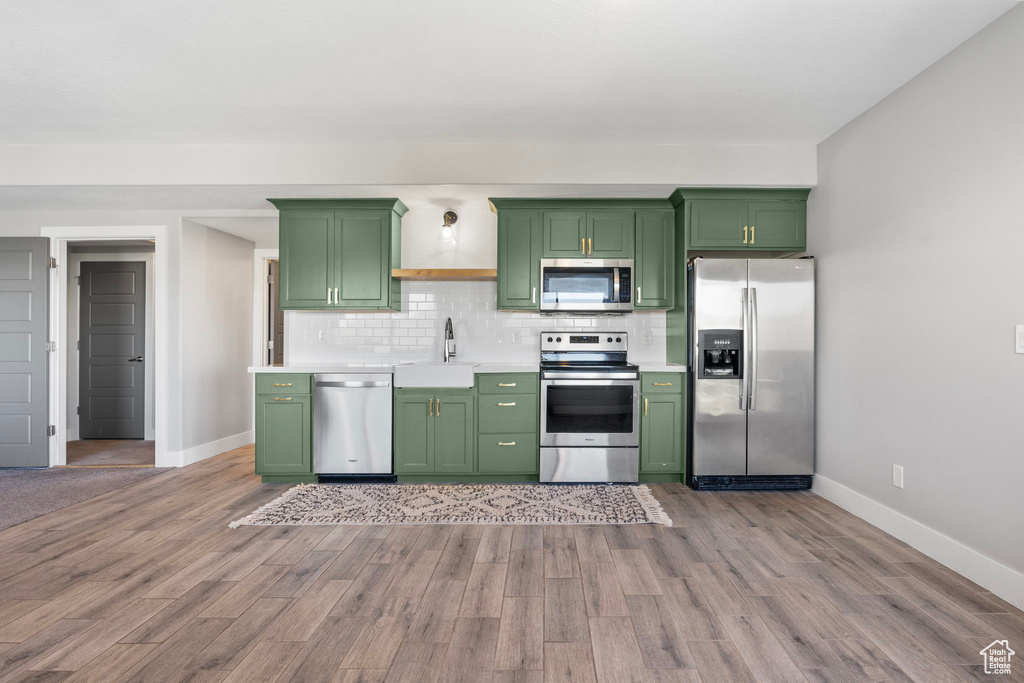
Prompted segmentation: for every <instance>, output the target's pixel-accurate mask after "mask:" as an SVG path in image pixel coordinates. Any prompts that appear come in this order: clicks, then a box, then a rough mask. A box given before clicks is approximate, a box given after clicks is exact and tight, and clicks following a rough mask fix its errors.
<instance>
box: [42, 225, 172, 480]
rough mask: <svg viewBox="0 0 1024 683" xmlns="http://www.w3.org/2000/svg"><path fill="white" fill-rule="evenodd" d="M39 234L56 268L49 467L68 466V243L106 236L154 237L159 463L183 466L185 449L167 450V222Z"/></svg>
mask: <svg viewBox="0 0 1024 683" xmlns="http://www.w3.org/2000/svg"><path fill="white" fill-rule="evenodd" d="M40 235H41V236H43V237H49V238H50V256H52V257H53V258H54V259H56V261H57V268H56V269H55V270H54V271H53V272H52V273H51V276H50V340H51V341H56V342H57V344H56V346H57V350H56V352H54V353H52V354H51V355H50V376H49V385H50V386H49V390H50V399H49V403H50V424H52V425H55V426H56V428H57V434H56V436H55V437H51V439H50V448H49V452H50V467H55V466H60V465H65V464H67V437H68V434H67V415H65V413H66V411H67V393H68V381H67V373H66V372H64V369H65V368H67V366H68V365H67V363H68V349H67V345H66V344H65V343H64V340H66V339H67V335H68V330H67V326H68V312H67V308H68V300H67V298H68V293H67V292H68V277H69V271H70V268H69V259H68V243H69V242H79V241H86V240H88V241H103V240H155V245H154V246H155V252H154V259H155V261H156V264H155V268H154V270H155V275H156V292H155V297H154V299H155V303H156V305H155V309H156V310H155V312H154V326H155V328H156V335H155V340H154V342H155V344H154V345H155V351H156V358H155V362H154V365H155V369H154V373H153V374H154V379H155V385H154V394H155V397H156V400H155V405H154V418H155V420H156V448H155V450H156V466H157V467H180V466H181V464H182V463H181V453H180V452H173V451H169V450H168V448H167V447H168V445H169V443H170V439H169V437H170V429H169V427H170V414H171V413H170V409H171V406H170V401H169V400H168V399H169V398H170V396H171V394H172V392H171V382H170V362H169V361H170V358H169V350H170V343H169V342H170V341H171V330H170V327H169V325H168V322H167V321H168V314H169V312H170V284H169V283H170V270H171V269H170V244H169V242H168V229H167V226H166V225H142V226H112V227H111V226H65V227H49V228H42V229H41V230H40Z"/></svg>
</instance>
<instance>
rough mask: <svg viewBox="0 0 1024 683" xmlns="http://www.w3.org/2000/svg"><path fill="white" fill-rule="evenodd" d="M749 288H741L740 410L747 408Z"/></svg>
mask: <svg viewBox="0 0 1024 683" xmlns="http://www.w3.org/2000/svg"><path fill="white" fill-rule="evenodd" d="M748 292H749V290H748V289H747V288H746V287H744V288H743V362H742V364H741V366H740V368H741V372H740V410H746V409H747V377H748V372H749V370H748V368H747V354H748V353H749V349H750V328H749V327H748V326H747V313H748V311H749V301H748V298H747V296H748V295H747V293H748Z"/></svg>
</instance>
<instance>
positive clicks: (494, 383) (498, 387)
mask: <svg viewBox="0 0 1024 683" xmlns="http://www.w3.org/2000/svg"><path fill="white" fill-rule="evenodd" d="M537 377H538V373H536V372H515V373H508V374H480V375H477V376H476V386H477V388H478V389H479V391H480V393H481V394H536V393H537Z"/></svg>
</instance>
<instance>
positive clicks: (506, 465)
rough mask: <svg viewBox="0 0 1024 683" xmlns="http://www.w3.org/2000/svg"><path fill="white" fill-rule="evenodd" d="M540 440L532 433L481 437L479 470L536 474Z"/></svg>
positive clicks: (478, 449)
mask: <svg viewBox="0 0 1024 683" xmlns="http://www.w3.org/2000/svg"><path fill="white" fill-rule="evenodd" d="M539 444H540V442H539V441H538V438H537V434H536V432H534V433H531V434H494V435H486V436H481V437H479V440H478V448H477V471H478V472H480V473H486V474H536V473H537V472H539V469H538V467H539V465H538V456H539V454H540V445H539Z"/></svg>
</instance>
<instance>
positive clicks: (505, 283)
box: [498, 209, 541, 311]
mask: <svg viewBox="0 0 1024 683" xmlns="http://www.w3.org/2000/svg"><path fill="white" fill-rule="evenodd" d="M540 240H541V229H540V212H539V211H535V210H533V209H509V210H508V211H502V212H501V213H500V214H499V215H498V308H499V309H502V310H510V309H515V310H527V311H536V310H538V309H539V308H540V252H541V246H540Z"/></svg>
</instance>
